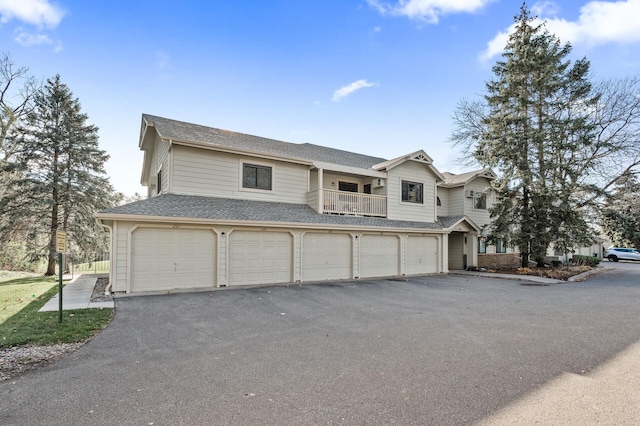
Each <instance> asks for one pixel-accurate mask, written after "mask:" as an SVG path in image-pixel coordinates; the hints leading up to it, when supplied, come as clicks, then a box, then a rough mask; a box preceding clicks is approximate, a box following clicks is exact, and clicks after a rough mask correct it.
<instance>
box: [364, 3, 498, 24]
mask: <svg viewBox="0 0 640 426" xmlns="http://www.w3.org/2000/svg"><path fill="white" fill-rule="evenodd" d="M493 1H495V0H398V1H397V2H396V3H394V4H389V3H386V2H381V1H380V0H367V2H368V3H369V5H370V6H371V7H373V8H374V9H376V10H377V11H378V12H379V13H380V14H383V15H385V14H390V15H396V16H406V17H408V18H410V19H417V20H421V21H426V22H428V23H430V24H437V23H438V20H439V19H440V16H441V15H447V14H452V13H473V12H476V11H478V10H480V9H482V8H483V7H485V6H486V5H487V4H489V3H491V2H493Z"/></svg>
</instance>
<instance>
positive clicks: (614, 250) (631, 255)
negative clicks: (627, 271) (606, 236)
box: [604, 247, 640, 262]
mask: <svg viewBox="0 0 640 426" xmlns="http://www.w3.org/2000/svg"><path fill="white" fill-rule="evenodd" d="M604 257H606V258H607V259H609V261H610V262H617V261H618V260H638V261H640V252H639V251H638V250H636V249H634V248H620V247H609V248H608V249H607V250H606V251H605V252H604Z"/></svg>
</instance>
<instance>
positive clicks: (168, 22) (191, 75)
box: [0, 0, 640, 194]
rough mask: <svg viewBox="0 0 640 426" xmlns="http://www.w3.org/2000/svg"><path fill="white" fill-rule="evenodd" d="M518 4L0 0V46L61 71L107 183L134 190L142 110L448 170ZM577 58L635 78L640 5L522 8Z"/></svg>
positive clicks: (33, 64) (24, 61)
mask: <svg viewBox="0 0 640 426" xmlns="http://www.w3.org/2000/svg"><path fill="white" fill-rule="evenodd" d="M520 4H521V3H520V2H516V1H505V0H401V1H395V0H394V1H390V0H305V1H302V0H270V1H255V0H254V1H249V0H234V1H222V0H209V1H183V2H169V1H146V0H137V1H130V0H127V1H121V0H113V1H108V2H106V1H86V0H82V1H80V0H56V1H52V0H0V50H2V51H5V52H9V53H10V54H11V56H12V58H13V60H14V62H15V63H16V64H18V65H24V66H27V67H29V69H30V72H31V74H32V75H34V76H35V77H37V78H41V79H46V78H50V77H52V76H54V75H55V74H60V75H61V78H62V81H63V82H64V83H66V84H67V85H68V86H69V87H70V89H71V90H72V91H73V93H74V95H75V96H76V97H78V98H79V99H80V102H81V103H82V107H83V111H84V112H85V113H87V114H88V115H89V119H90V121H91V122H92V123H94V124H96V125H97V126H98V127H99V128H100V145H101V147H102V148H103V149H105V150H106V151H107V152H108V153H109V154H110V155H111V160H110V161H109V163H108V165H107V171H108V173H109V175H110V178H111V182H112V184H113V185H114V186H115V187H116V189H117V190H119V191H122V192H125V193H126V194H132V193H134V192H136V191H138V192H142V190H143V188H141V187H140V185H139V182H140V171H141V165H142V152H140V151H139V150H138V136H139V131H140V121H141V114H142V113H148V114H154V115H160V116H164V117H168V118H173V119H178V120H184V121H189V122H193V123H198V124H203V125H208V126H212V127H219V128H223V129H228V130H234V131H238V132H243V133H249V134H254V135H258V136H264V137H269V138H274V139H278V140H283V141H288V142H297V143H304V142H309V143H315V144H319V145H325V146H331V147H335V148H340V149H345V150H349V151H355V152H360V153H364V154H370V155H375V156H380V157H384V158H393V157H396V156H400V155H403V154H407V153H409V152H413V151H416V150H419V149H424V150H425V151H426V152H427V153H428V154H429V155H430V156H431V157H433V158H434V160H435V164H436V167H438V168H439V169H440V170H441V171H453V172H456V171H462V169H460V168H459V166H457V164H456V159H458V158H459V157H461V156H464V155H465V154H464V153H461V152H459V151H458V150H457V149H455V148H453V147H451V146H450V144H449V143H448V142H447V139H448V137H449V135H450V133H451V130H452V120H451V116H452V114H453V111H454V109H455V107H456V104H457V103H458V102H459V101H460V100H461V99H463V98H474V97H476V96H478V95H481V94H482V93H484V88H485V82H486V81H488V80H490V79H491V78H492V73H491V67H492V65H493V63H494V62H495V61H496V59H497V58H498V57H499V54H500V52H501V49H502V47H504V44H505V41H506V36H507V34H508V33H509V31H510V30H511V27H512V24H513V17H514V16H515V15H516V14H517V13H518V11H519V7H520ZM527 4H528V6H529V7H530V8H532V9H533V10H534V11H535V12H537V13H538V15H539V16H540V17H542V18H545V19H547V21H548V24H547V25H548V27H549V29H550V31H551V32H554V33H556V34H557V35H558V36H559V37H560V39H561V40H562V41H563V42H565V41H570V42H571V43H572V45H573V47H574V50H573V56H574V58H580V57H583V56H587V58H588V59H590V60H591V64H592V74H593V77H594V79H601V78H602V79H604V78H623V77H625V76H628V75H638V74H640V25H638V23H637V19H638V17H640V0H624V1H623V0H621V1H584V0H583V1H577V0H575V1H557V2H551V1H544V2H538V3H534V2H529V3H527Z"/></svg>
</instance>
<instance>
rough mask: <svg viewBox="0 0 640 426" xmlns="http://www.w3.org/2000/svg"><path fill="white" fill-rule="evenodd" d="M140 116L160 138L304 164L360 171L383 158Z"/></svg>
mask: <svg viewBox="0 0 640 426" xmlns="http://www.w3.org/2000/svg"><path fill="white" fill-rule="evenodd" d="M142 117H143V119H144V120H146V121H147V122H152V123H153V125H154V127H155V128H156V130H157V131H158V134H159V135H160V137H162V138H166V139H174V140H180V141H185V142H200V143H208V144H211V145H216V146H223V147H229V148H235V149H241V150H245V151H251V152H255V153H263V154H271V155H279V156H283V157H288V158H296V159H300V160H307V161H321V162H325V163H332V164H338V165H342V166H348V167H357V168H361V169H370V168H372V167H373V166H374V165H376V164H378V163H382V162H384V161H386V160H385V159H384V158H378V157H371V156H369V155H363V154H357V153H355V152H349V151H343V150H340V149H335V148H328V147H324V146H320V145H313V144H309V143H303V144H297V143H290V142H282V141H278V140H274V139H268V138H263V137H259V136H253V135H247V134H244V133H238V132H232V131H229V130H222V129H217V128H214V127H207V126H202V125H199V124H192V123H186V122H183V121H177V120H171V119H168V118H163V117H157V116H154V115H149V114H143V115H142Z"/></svg>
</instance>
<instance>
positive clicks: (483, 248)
mask: <svg viewBox="0 0 640 426" xmlns="http://www.w3.org/2000/svg"><path fill="white" fill-rule="evenodd" d="M486 252H487V239H486V238H485V237H478V253H486Z"/></svg>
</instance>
